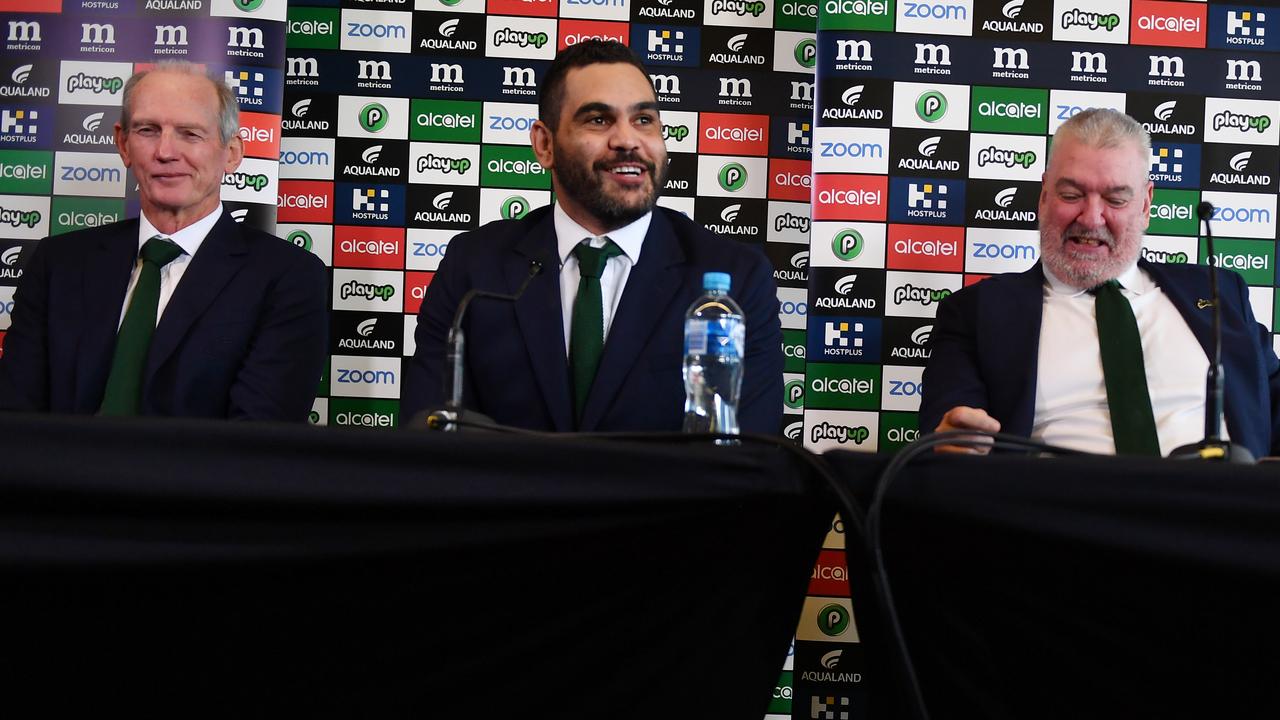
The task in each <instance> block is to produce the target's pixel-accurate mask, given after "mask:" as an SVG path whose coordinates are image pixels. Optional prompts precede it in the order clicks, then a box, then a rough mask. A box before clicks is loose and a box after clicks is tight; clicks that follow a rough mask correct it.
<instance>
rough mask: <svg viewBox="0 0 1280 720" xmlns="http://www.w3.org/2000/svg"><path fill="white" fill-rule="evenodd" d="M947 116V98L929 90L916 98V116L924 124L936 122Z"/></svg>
mask: <svg viewBox="0 0 1280 720" xmlns="http://www.w3.org/2000/svg"><path fill="white" fill-rule="evenodd" d="M946 114H947V96H946V95H943V94H942V93H940V92H938V91H937V90H930V91H928V92H926V93H923V94H921V95H920V97H918V98H916V115H918V116H919V117H920V119H921V120H923V121H925V122H938V121H939V120H941V119H942V116H944V115H946Z"/></svg>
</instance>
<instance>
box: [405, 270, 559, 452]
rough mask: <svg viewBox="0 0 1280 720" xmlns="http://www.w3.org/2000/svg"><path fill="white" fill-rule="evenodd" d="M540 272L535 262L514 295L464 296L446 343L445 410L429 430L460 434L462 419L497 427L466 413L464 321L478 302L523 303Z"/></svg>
mask: <svg viewBox="0 0 1280 720" xmlns="http://www.w3.org/2000/svg"><path fill="white" fill-rule="evenodd" d="M540 272H542V262H541V261H539V260H531V261H530V262H529V274H528V275H526V276H525V278H524V282H522V283H520V287H519V288H517V289H516V291H515V292H514V293H512V294H510V295H507V294H505V293H496V292H492V291H489V290H481V289H479V288H472V289H470V290H468V291H467V293H466V294H465V295H463V296H462V301H461V302H459V303H458V310H457V312H455V313H454V314H453V325H452V326H450V328H449V335H448V338H447V339H446V340H445V344H446V350H445V365H447V366H448V372H446V373H445V376H444V396H445V401H444V409H443V410H435V411H433V412H431V413H429V414H428V415H427V429H429V430H440V431H444V432H457V431H458V420H460V419H467V420H469V421H470V422H472V423H478V424H486V423H487V424H490V425H491V424H493V421H492V420H490V419H488V418H486V417H484V416H483V415H481V414H480V413H477V412H472V411H468V410H463V409H462V384H463V383H462V380H463V377H462V373H463V370H462V369H463V366H464V365H465V363H466V358H467V354H466V350H467V338H466V333H465V332H463V330H462V321H463V319H464V318H466V315H467V307H468V306H470V305H471V301H472V300H475V299H476V298H486V299H489V300H502V301H503V302H511V303H514V302H515V301H517V300H519V299H520V296H521V295H524V291H525V289H527V288H528V287H529V283H530V282H532V281H533V279H534V278H535V277H537V275H538V273H540Z"/></svg>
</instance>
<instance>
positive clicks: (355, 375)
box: [334, 320, 397, 385]
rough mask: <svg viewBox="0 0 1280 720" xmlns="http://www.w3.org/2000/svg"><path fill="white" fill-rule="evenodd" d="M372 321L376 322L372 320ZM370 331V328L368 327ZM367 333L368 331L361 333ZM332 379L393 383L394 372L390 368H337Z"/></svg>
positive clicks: (365, 382)
mask: <svg viewBox="0 0 1280 720" xmlns="http://www.w3.org/2000/svg"><path fill="white" fill-rule="evenodd" d="M373 322H377V320H374V321H373ZM370 331H372V328H370ZM361 334H362V335H368V333H361ZM334 380H335V381H336V382H339V383H357V384H364V385H394V384H395V383H396V382H397V381H396V374H395V373H394V372H392V371H390V370H356V369H351V368H338V369H337V371H336V373H335V375H334Z"/></svg>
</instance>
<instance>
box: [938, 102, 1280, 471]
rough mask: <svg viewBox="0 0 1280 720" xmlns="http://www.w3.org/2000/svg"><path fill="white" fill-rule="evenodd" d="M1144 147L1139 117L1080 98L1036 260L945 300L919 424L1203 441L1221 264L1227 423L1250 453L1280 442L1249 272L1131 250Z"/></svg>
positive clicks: (1057, 439) (1056, 149)
mask: <svg viewBox="0 0 1280 720" xmlns="http://www.w3.org/2000/svg"><path fill="white" fill-rule="evenodd" d="M1150 155H1151V140H1150V138H1149V137H1148V136H1147V133H1146V131H1145V130H1143V129H1142V126H1140V125H1139V124H1138V123H1137V122H1136V121H1134V120H1133V119H1132V118H1130V117H1129V116H1127V115H1125V114H1123V113H1120V112H1117V111H1115V110H1109V109H1091V110H1086V111H1084V112H1081V113H1079V114H1077V115H1075V116H1074V117H1072V118H1071V119H1070V120H1068V121H1067V122H1066V123H1064V124H1063V125H1062V127H1061V128H1059V129H1058V132H1057V133H1056V134H1055V135H1054V138H1053V144H1052V148H1051V151H1050V154H1049V159H1048V163H1047V165H1046V168H1045V172H1044V176H1043V178H1042V188H1041V193H1040V206H1039V218H1040V262H1039V263H1037V264H1036V265H1035V266H1034V267H1032V268H1031V269H1030V270H1028V271H1026V272H1023V273H1016V274H1007V275H997V276H994V277H991V278H988V279H986V280H983V281H981V282H979V283H977V284H975V285H973V286H970V287H968V288H965V289H964V290H961V291H959V292H957V293H955V294H954V295H951V296H950V297H948V298H947V299H945V300H944V301H943V302H942V303H941V304H940V305H939V306H938V315H937V320H936V322H935V324H934V329H933V333H932V336H931V339H930V346H931V355H930V358H929V364H928V366H927V367H926V368H925V373H924V396H923V399H922V402H921V406H920V427H921V428H933V429H934V430H935V431H937V432H943V431H948V430H979V431H984V432H997V431H1001V432H1005V433H1010V434H1014V435H1021V436H1024V437H1029V438H1031V439H1034V440H1039V441H1042V442H1046V443H1049V444H1052V445H1057V446H1062V447H1069V448H1076V449H1080V450H1086V451H1091V452H1098V453H1120V454H1139V455H1151V456H1157V455H1158V456H1163V455H1168V454H1169V452H1170V450H1172V449H1174V448H1176V447H1179V446H1181V445H1185V444H1190V443H1195V442H1198V441H1199V440H1201V439H1203V437H1204V427H1205V425H1204V418H1205V375H1206V372H1207V370H1208V367H1209V358H1210V357H1211V356H1212V351H1213V334H1212V328H1211V322H1212V315H1213V311H1212V301H1211V298H1212V294H1211V292H1210V286H1209V273H1210V272H1216V273H1217V274H1218V283H1219V286H1220V288H1221V303H1222V332H1223V342H1222V347H1223V365H1224V368H1225V372H1226V386H1225V407H1226V425H1227V435H1228V436H1229V437H1230V439H1231V440H1232V441H1234V442H1236V443H1238V444H1240V445H1243V446H1245V447H1246V448H1248V449H1249V450H1250V451H1251V452H1252V453H1253V454H1254V455H1255V456H1262V455H1268V454H1272V453H1273V452H1274V449H1275V448H1277V446H1280V425H1278V424H1277V420H1278V419H1280V406H1278V405H1277V401H1278V400H1280V361H1277V359H1276V355H1275V352H1274V351H1273V349H1272V345H1271V336H1270V333H1269V332H1268V331H1267V329H1266V328H1265V327H1263V326H1261V325H1259V324H1258V323H1257V322H1256V321H1255V320H1254V317H1253V312H1252V310H1251V308H1250V305H1249V291H1248V288H1247V287H1246V286H1245V283H1244V280H1243V279H1242V278H1241V277H1240V276H1239V275H1238V274H1236V273H1233V272H1228V271H1225V270H1213V269H1210V268H1206V267H1202V266H1197V265H1163V264H1155V263H1149V262H1147V261H1146V260H1144V259H1142V258H1141V257H1140V254H1141V249H1142V239H1143V234H1144V233H1145V232H1146V229H1147V224H1148V222H1149V219H1150V212H1151V198H1152V192H1153V187H1154V186H1153V183H1152V182H1151V180H1150V179H1149V177H1148V170H1149V168H1150V163H1151V159H1150ZM944 449H947V450H952V451H959V452H974V453H982V452H985V451H986V449H985V448H977V449H973V448H961V447H948V448H944Z"/></svg>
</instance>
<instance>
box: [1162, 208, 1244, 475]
mask: <svg viewBox="0 0 1280 720" xmlns="http://www.w3.org/2000/svg"><path fill="white" fill-rule="evenodd" d="M1196 216H1197V217H1199V218H1200V222H1202V223H1204V239H1205V247H1206V250H1207V251H1208V258H1209V295H1210V299H1211V300H1212V302H1213V356H1212V357H1210V358H1209V372H1208V375H1207V377H1206V382H1205V391H1204V439H1203V440H1201V441H1200V442H1198V443H1191V444H1189V445H1183V446H1181V447H1178V448H1174V450H1173V452H1171V453H1169V457H1170V458H1172V459H1174V460H1220V461H1225V462H1230V463H1236V464H1240V465H1252V464H1254V463H1255V462H1257V461H1256V460H1254V458H1253V453H1251V452H1249V449H1248V448H1246V447H1245V446H1243V445H1239V444H1237V443H1232V442H1226V441H1224V440H1223V439H1222V378H1223V370H1222V298H1221V297H1220V296H1219V295H1218V269H1217V267H1216V266H1215V265H1214V260H1215V258H1217V255H1215V254H1214V252H1213V228H1212V226H1211V225H1210V223H1209V219H1210V218H1212V217H1213V204H1212V203H1209V202H1202V203H1200V204H1199V205H1197V206H1196Z"/></svg>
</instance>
